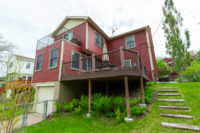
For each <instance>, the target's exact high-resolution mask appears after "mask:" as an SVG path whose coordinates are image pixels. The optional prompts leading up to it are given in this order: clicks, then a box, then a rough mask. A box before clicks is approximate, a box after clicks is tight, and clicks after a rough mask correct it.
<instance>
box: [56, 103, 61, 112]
mask: <svg viewBox="0 0 200 133" xmlns="http://www.w3.org/2000/svg"><path fill="white" fill-rule="evenodd" d="M55 106H56V111H57V112H61V109H62V108H61V104H59V103H58V101H56V102H55Z"/></svg>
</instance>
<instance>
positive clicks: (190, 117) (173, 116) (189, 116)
mask: <svg viewBox="0 0 200 133" xmlns="http://www.w3.org/2000/svg"><path fill="white" fill-rule="evenodd" d="M161 116H163V117H170V118H185V119H193V117H192V116H191V115H182V114H164V113H163V114H161Z"/></svg>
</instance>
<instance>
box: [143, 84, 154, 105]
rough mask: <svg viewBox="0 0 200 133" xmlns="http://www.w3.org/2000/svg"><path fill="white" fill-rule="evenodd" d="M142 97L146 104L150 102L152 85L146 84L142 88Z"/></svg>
mask: <svg viewBox="0 0 200 133" xmlns="http://www.w3.org/2000/svg"><path fill="white" fill-rule="evenodd" d="M144 98H145V102H146V103H147V104H149V103H151V102H152V99H153V87H150V86H147V87H146V88H145V89H144Z"/></svg>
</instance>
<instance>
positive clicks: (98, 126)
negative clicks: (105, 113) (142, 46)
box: [27, 83, 200, 133]
mask: <svg viewBox="0 0 200 133" xmlns="http://www.w3.org/2000/svg"><path fill="white" fill-rule="evenodd" d="M159 86H177V87H178V88H179V90H180V91H181V93H182V94H183V95H184V99H185V103H179V104H176V105H185V106H189V107H190V108H191V110H189V111H177V113H183V114H190V115H192V116H193V117H194V118H195V119H194V120H184V119H175V118H173V119H172V118H163V117H160V113H161V112H166V110H164V109H159V108H158V106H159V104H160V105H161V103H158V102H157V101H156V102H155V103H154V104H153V105H151V107H150V108H149V112H150V113H149V114H148V115H147V116H146V117H144V118H143V119H135V120H134V121H133V122H131V123H125V122H123V123H121V124H115V122H114V119H108V118H102V117H101V118H99V117H97V118H96V117H94V116H93V117H91V118H87V117H86V116H85V115H81V116H77V115H68V116H63V117H61V118H58V119H55V120H51V121H49V120H48V121H44V122H41V123H39V124H36V125H34V126H31V127H28V128H27V132H28V133H38V132H42V133H90V132H91V133H93V132H95V133H112V132H113V133H129V132H130V133H160V132H169V133H182V132H183V131H180V130H177V129H168V128H163V127H161V122H174V123H183V124H193V125H197V126H200V83H178V84H159V85H157V86H156V87H155V89H157V87H159ZM163 98H168V97H163ZM173 98H180V97H173ZM162 105H173V104H169V103H163V104H162ZM167 112H168V113H170V112H171V113H174V111H173V110H168V111H167ZM188 132H189V131H187V133H188Z"/></svg>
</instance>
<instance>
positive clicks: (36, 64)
mask: <svg viewBox="0 0 200 133" xmlns="http://www.w3.org/2000/svg"><path fill="white" fill-rule="evenodd" d="M40 55H42V65H43V58H44V54H43V53H42V54H39V55H38V56H40ZM38 56H37V60H36V65H35V72H38V71H41V70H42V65H41V69H39V70H37V63H38Z"/></svg>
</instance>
